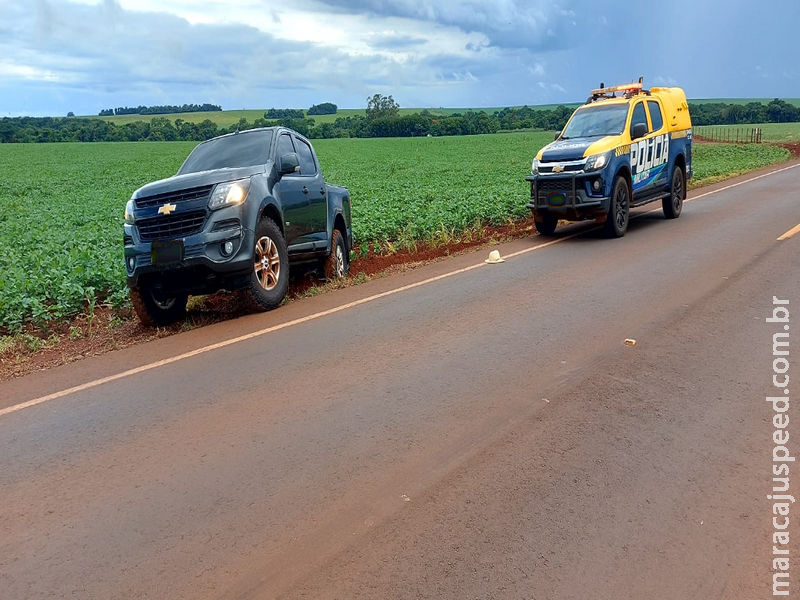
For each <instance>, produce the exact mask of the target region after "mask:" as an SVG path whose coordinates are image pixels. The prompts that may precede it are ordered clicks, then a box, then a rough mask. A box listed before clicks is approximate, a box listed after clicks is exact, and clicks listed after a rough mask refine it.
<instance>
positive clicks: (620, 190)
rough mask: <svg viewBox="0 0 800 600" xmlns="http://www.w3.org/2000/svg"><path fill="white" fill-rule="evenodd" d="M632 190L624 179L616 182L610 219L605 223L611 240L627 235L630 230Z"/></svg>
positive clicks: (621, 178) (612, 195)
mask: <svg viewBox="0 0 800 600" xmlns="http://www.w3.org/2000/svg"><path fill="white" fill-rule="evenodd" d="M630 197H631V194H630V189H629V188H628V182H627V181H625V178H624V177H617V179H616V180H615V181H614V191H613V192H612V193H611V203H610V205H609V207H608V218H607V219H606V223H605V234H606V236H607V237H610V238H618V237H622V236H623V235H625V232H626V231H627V230H628V220H629V218H630V209H631V202H630Z"/></svg>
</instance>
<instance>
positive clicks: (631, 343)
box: [625, 338, 636, 346]
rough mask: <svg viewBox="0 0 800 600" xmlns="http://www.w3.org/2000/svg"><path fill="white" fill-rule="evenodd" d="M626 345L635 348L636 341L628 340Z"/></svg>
mask: <svg viewBox="0 0 800 600" xmlns="http://www.w3.org/2000/svg"><path fill="white" fill-rule="evenodd" d="M625 345H626V346H635V345H636V340H634V339H632V338H627V339H626V340H625Z"/></svg>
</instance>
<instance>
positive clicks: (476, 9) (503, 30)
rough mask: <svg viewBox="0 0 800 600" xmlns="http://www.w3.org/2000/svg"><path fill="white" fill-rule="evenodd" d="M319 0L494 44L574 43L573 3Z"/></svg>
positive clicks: (541, 0) (536, 46)
mask: <svg viewBox="0 0 800 600" xmlns="http://www.w3.org/2000/svg"><path fill="white" fill-rule="evenodd" d="M321 4H323V5H325V6H328V7H331V8H334V9H336V10H339V11H342V12H348V13H351V14H363V13H369V14H372V15H375V16H376V17H402V18H407V19H413V20H417V21H426V22H432V23H438V24H440V25H447V26H452V27H457V28H459V29H461V30H463V31H466V32H478V33H482V34H484V35H485V36H486V37H487V39H488V40H489V41H490V43H491V44H492V45H494V46H497V47H500V48H529V49H532V50H536V49H543V48H547V49H549V50H554V49H559V48H565V47H569V46H570V45H571V44H573V43H574V38H575V26H576V21H575V19H576V13H575V12H574V11H573V10H572V8H571V5H572V4H574V2H565V1H561V2H559V1H552V0H529V1H524V0H522V1H517V0H496V1H494V2H484V1H481V0H431V1H427V2H418V1H416V0H393V1H383V0H355V1H352V0H321Z"/></svg>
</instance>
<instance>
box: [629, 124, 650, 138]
mask: <svg viewBox="0 0 800 600" xmlns="http://www.w3.org/2000/svg"><path fill="white" fill-rule="evenodd" d="M646 135H647V123H636V124H634V126H633V128H632V129H631V139H632V140H638V139H639V138H640V137H644V136H646Z"/></svg>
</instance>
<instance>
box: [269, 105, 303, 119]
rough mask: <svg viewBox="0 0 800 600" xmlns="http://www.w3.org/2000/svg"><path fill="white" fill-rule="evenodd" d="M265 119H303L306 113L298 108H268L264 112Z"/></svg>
mask: <svg viewBox="0 0 800 600" xmlns="http://www.w3.org/2000/svg"><path fill="white" fill-rule="evenodd" d="M264 118H265V119H305V118H306V114H305V113H304V112H303V111H302V110H301V109H299V108H270V109H269V110H268V111H267V112H265V113H264Z"/></svg>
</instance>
